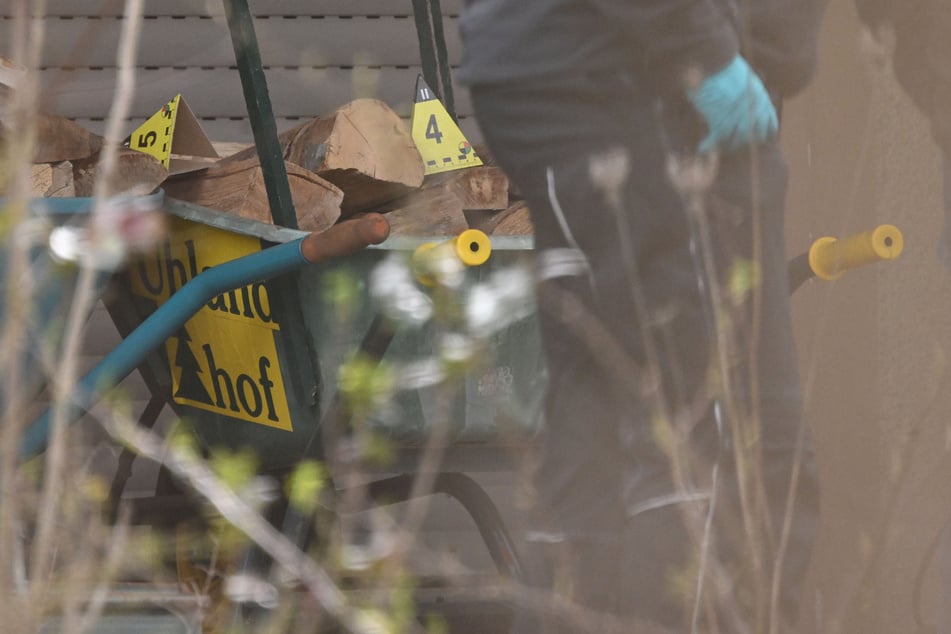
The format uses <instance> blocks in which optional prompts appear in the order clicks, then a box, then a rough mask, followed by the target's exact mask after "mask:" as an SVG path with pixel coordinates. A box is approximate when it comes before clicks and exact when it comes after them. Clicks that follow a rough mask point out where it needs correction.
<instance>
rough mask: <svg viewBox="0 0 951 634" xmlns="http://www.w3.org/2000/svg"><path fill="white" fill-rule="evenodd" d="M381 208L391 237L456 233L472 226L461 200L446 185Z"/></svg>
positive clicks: (425, 190)
mask: <svg viewBox="0 0 951 634" xmlns="http://www.w3.org/2000/svg"><path fill="white" fill-rule="evenodd" d="M378 210H379V211H381V212H382V213H384V215H385V216H386V219H387V220H388V221H389V223H390V235H391V236H454V235H457V234H459V233H460V232H462V231H465V230H466V229H468V228H469V224H468V223H467V222H466V215H465V213H464V212H463V210H462V205H460V203H459V199H458V198H457V197H456V196H455V194H453V193H452V191H451V190H450V189H449V188H447V187H445V186H440V187H430V188H427V189H420V190H417V191H415V192H413V193H412V194H409V195H408V196H404V197H403V198H401V199H399V200H398V201H395V202H393V203H392V204H390V205H387V206H385V207H382V208H379V209H378Z"/></svg>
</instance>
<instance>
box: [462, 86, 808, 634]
mask: <svg viewBox="0 0 951 634" xmlns="http://www.w3.org/2000/svg"><path fill="white" fill-rule="evenodd" d="M571 85H577V84H571ZM473 98H474V101H475V104H476V109H477V112H478V113H479V115H480V122H481V123H482V126H483V131H484V132H485V135H486V138H487V140H488V142H489V144H490V146H491V148H492V150H493V152H494V154H495V156H496V158H497V159H498V161H499V163H500V165H501V166H502V167H503V168H504V169H506V171H507V172H508V173H509V175H510V177H512V178H513V180H514V181H515V182H516V183H517V184H518V186H519V188H520V189H521V190H522V192H523V193H524V195H525V197H526V199H527V200H528V203H529V207H530V208H531V211H532V218H533V222H534V224H535V228H536V247H537V248H538V250H539V253H540V254H545V253H553V254H555V255H556V256H557V254H558V253H560V252H564V251H565V250H569V251H570V250H573V249H576V250H579V251H580V252H581V253H583V254H584V256H585V258H586V261H587V263H588V265H589V267H588V268H586V269H577V268H576V269H572V268H571V267H570V266H568V267H565V266H561V267H553V268H552V270H555V271H558V275H557V276H556V277H555V278H554V279H550V280H548V281H546V282H544V283H543V284H542V285H541V288H540V293H539V318H540V321H541V326H542V329H543V333H544V335H545V351H546V355H547V362H548V366H549V372H550V375H551V387H550V391H549V396H548V401H547V407H546V412H547V419H546V434H545V438H544V443H543V448H542V452H541V454H542V455H541V458H540V466H539V468H538V470H537V474H536V478H535V481H536V492H537V500H536V508H537V510H538V513H537V514H536V516H535V517H534V518H533V520H532V523H531V524H532V525H531V528H532V530H533V532H534V533H535V537H536V538H537V540H538V543H539V544H541V543H542V542H549V545H548V546H546V547H545V549H544V550H547V551H548V552H549V553H552V552H554V553H557V554H556V555H555V556H554V557H549V561H548V562H547V563H549V564H552V565H549V566H545V565H540V566H538V567H537V570H540V571H547V572H544V574H542V575H541V577H540V578H539V579H536V583H538V584H539V585H541V586H543V587H547V588H555V589H558V590H559V591H562V590H563V592H562V594H564V595H565V596H567V597H568V598H571V599H572V600H575V601H577V602H578V603H580V604H582V605H585V606H588V607H590V608H592V609H595V610H607V611H612V612H613V613H614V614H616V615H619V616H630V615H634V616H636V617H638V618H641V619H648V620H652V621H655V622H657V623H662V624H664V625H667V626H669V627H671V628H675V629H681V628H682V627H684V625H685V623H686V622H687V621H689V619H690V614H689V607H690V602H689V597H690V593H691V592H692V585H693V584H691V583H690V582H689V577H690V566H692V565H693V564H694V560H693V558H691V557H690V556H689V553H691V552H692V551H693V550H694V544H692V542H691V541H690V540H689V539H688V537H687V533H686V531H685V529H684V523H683V522H682V521H681V520H682V518H683V517H684V516H683V515H682V512H683V510H684V509H685V508H688V507H689V508H690V509H692V510H694V511H697V512H695V513H694V515H693V517H700V518H702V517H703V513H704V512H705V511H704V509H706V508H708V507H707V503H708V501H709V497H704V493H705V492H706V493H709V479H710V478H709V474H710V467H711V465H712V464H713V463H714V462H716V460H717V458H718V456H719V455H720V444H721V438H720V436H719V435H718V433H717V430H716V425H715V423H714V421H713V418H712V417H711V416H700V415H699V414H702V413H709V411H710V407H709V400H708V395H707V394H706V393H705V392H704V391H703V390H702V389H701V388H702V387H703V386H704V385H706V383H705V380H706V377H707V369H708V361H709V358H710V357H709V352H710V350H711V349H712V343H713V342H712V339H711V338H710V336H709V333H710V332H711V329H710V322H709V319H708V317H707V315H708V314H709V311H708V310H706V308H705V304H704V302H705V299H704V295H703V293H702V292H701V290H700V287H699V284H698V277H697V269H696V267H695V262H694V257H693V255H692V254H691V245H690V237H691V231H690V228H689V223H688V217H687V211H686V207H685V205H684V203H683V200H682V198H681V196H680V195H679V194H678V193H677V192H676V191H675V190H674V189H673V187H672V186H671V185H670V183H669V181H668V179H667V175H666V172H665V168H666V162H667V158H668V157H667V147H666V145H665V138H664V135H663V134H662V130H663V126H662V125H661V122H660V120H659V117H658V115H657V110H656V109H655V107H654V103H655V101H656V100H654V99H652V98H645V96H644V94H643V91H640V90H637V89H636V88H635V87H634V86H633V85H632V84H631V83H630V82H628V83H627V84H625V83H624V82H623V81H618V82H614V83H605V84H603V85H601V86H600V87H594V89H593V90H584V88H583V87H581V88H578V92H577V93H576V94H571V95H566V94H565V92H564V90H563V89H561V88H553V89H550V90H544V89H540V90H527V89H522V90H519V89H506V90H499V91H480V90H476V91H474V92H473ZM777 156H778V155H777ZM730 166H731V164H730V163H725V164H724V167H725V168H727V169H726V170H725V171H724V172H723V174H722V175H721V179H720V181H719V183H720V184H722V185H723V188H722V191H718V197H719V198H721V199H722V200H723V201H725V202H726V203H727V204H726V205H724V206H725V207H727V208H736V209H738V210H739V216H738V220H737V221H738V223H739V226H738V227H737V228H736V232H737V233H738V234H740V235H745V234H742V232H743V231H744V230H745V231H747V232H749V231H750V227H751V224H750V222H749V206H748V204H747V205H744V204H743V191H744V183H746V185H745V190H747V191H748V190H749V184H748V183H749V178H748V176H747V178H746V180H745V181H744V180H743V179H742V178H740V175H741V170H740V168H741V167H742V166H741V165H739V164H737V165H736V172H735V173H736V177H737V184H735V185H731V179H730V178H729V176H730V170H729V168H730ZM747 167H748V166H747ZM779 167H780V168H782V165H781V164H780V165H779ZM769 173H773V172H772V171H771V172H769ZM779 175H780V178H784V168H782V169H780V171H779ZM767 184H768V185H769V187H770V188H771V189H770V194H771V196H772V199H773V200H771V203H770V204H771V205H772V204H773V203H774V202H775V200H776V199H778V200H780V201H781V197H782V195H783V193H784V187H785V183H784V182H776V183H767ZM774 189H775V190H776V191H773V190H774ZM734 190H735V191H734ZM736 192H738V193H736ZM734 194H736V195H734ZM747 198H748V194H747ZM744 208H745V209H746V214H745V216H744V213H743V211H744ZM781 212H782V207H781V205H779V206H778V207H777V208H776V209H775V211H774V212H773V213H774V215H775V216H776V217H777V218H778V222H779V234H778V236H779V237H778V240H779V242H781V240H782V232H781V218H782V214H781ZM716 226H717V229H718V231H719V230H720V229H722V228H723V226H721V223H719V222H718V223H716ZM725 227H726V229H727V230H728V233H729V230H730V229H731V227H730V225H729V224H726V225H725ZM770 227H771V229H770V231H771V232H774V230H775V228H776V226H775V225H770ZM750 235H751V234H750ZM771 240H772V242H775V238H772V239H771ZM746 242H747V246H746V247H745V248H746V249H749V244H750V243H752V239H751V238H750V239H747V241H746ZM772 242H771V244H772ZM716 244H717V245H720V240H719V238H718V239H717V240H716ZM727 244H729V241H727ZM742 248H743V247H742V245H741V250H742ZM718 255H719V259H720V260H721V261H722V260H723V259H724V258H723V254H722V252H719V251H718ZM771 255H772V257H773V259H774V262H773V263H772V264H771V265H770V266H773V267H774V268H775V266H776V263H777V262H784V258H783V256H782V249H781V247H780V249H779V250H778V251H777V252H775V253H773V252H771ZM555 259H557V258H555ZM562 264H564V263H562ZM782 266H784V263H783V264H782ZM775 275H776V273H775V271H774V270H773V269H767V267H766V264H765V263H764V269H763V277H764V279H766V280H767V284H766V286H767V287H769V286H771V285H772V284H773V283H774V282H775V280H774V279H773V278H774V277H775ZM779 278H780V279H781V280H782V285H783V286H782V287H781V288H779V289H778V290H776V289H774V291H775V292H773V293H772V294H770V295H769V297H768V298H767V297H765V296H764V298H763V300H762V303H761V310H760V311H759V312H758V313H757V314H758V315H762V316H763V317H764V319H765V320H766V321H770V325H769V327H768V328H767V327H766V326H765V324H764V327H763V331H766V330H768V329H771V330H770V333H773V332H774V331H775V334H776V336H777V339H776V341H775V342H774V344H775V345H773V344H770V345H767V346H763V345H760V346H758V347H756V348H755V349H756V350H758V351H759V353H758V355H757V359H758V363H757V364H756V365H757V368H758V370H759V369H762V368H764V367H768V368H771V370H770V372H772V373H773V375H774V376H773V378H771V379H767V380H763V381H761V382H760V386H761V387H764V388H765V390H766V391H767V392H769V391H770V390H773V391H774V392H775V395H776V398H775V399H769V398H761V399H760V405H761V407H760V409H761V412H762V413H763V420H764V423H765V426H764V432H763V439H764V444H765V445H767V446H768V448H769V451H772V450H773V447H774V445H775V449H776V450H777V451H778V452H779V454H777V455H780V456H781V458H782V460H783V461H786V462H788V459H789V456H790V455H791V453H792V452H793V450H794V447H795V444H793V445H792V446H790V445H789V444H788V443H787V441H788V440H789V439H790V438H792V439H793V440H795V439H796V437H797V434H796V431H797V430H798V417H799V413H800V412H799V402H798V400H797V399H798V383H797V381H796V379H795V377H796V371H795V355H794V353H793V351H792V347H791V332H788V333H787V332H786V331H787V330H788V326H789V324H788V314H786V311H787V309H788V305H787V303H786V302H788V298H787V297H785V294H786V293H787V292H788V291H787V289H785V272H784V271H783V274H782V275H779ZM775 316H779V317H782V318H785V319H786V321H785V322H783V321H782V319H778V320H774V319H773V318H774V317H775ZM739 325H740V324H739V323H737V326H739ZM747 325H748V324H747ZM786 335H789V336H788V337H787V336H786ZM761 336H770V337H771V336H773V335H772V334H761ZM747 350H749V348H747ZM763 355H765V357H767V361H766V362H763V361H760V360H759V357H760V356H763ZM772 355H777V356H778V357H779V358H780V361H776V362H774V361H773V360H772V358H771V357H772ZM652 369H653V370H656V371H657V374H659V375H660V377H661V380H660V389H659V390H658V389H657V387H658V386H657V384H656V382H655V381H652V377H653V376H654V374H653V373H652V371H651V370H652ZM789 370H791V372H792V374H791V375H790V379H791V383H787V382H786V381H785V379H784V378H783V376H782V375H783V373H785V372H787V371H789ZM740 374H741V375H742V373H740ZM741 386H742V382H741ZM774 388H775V389H774ZM771 393H772V392H771ZM787 397H789V398H787ZM790 398H791V399H792V400H789V399H790ZM747 400H749V399H747ZM767 401H768V403H767ZM774 405H775V407H776V408H777V409H778V410H784V408H791V410H790V411H789V412H786V411H785V410H784V411H780V412H779V414H780V415H776V416H773V415H772V414H768V413H767V411H768V410H769V409H770V408H771V407H773V406H774ZM767 418H769V420H768V421H767ZM793 419H795V420H794V421H793V422H792V423H790V422H789V421H790V420H793ZM671 423H673V424H676V425H678V426H679V427H678V428H679V429H681V430H683V429H685V428H687V427H692V428H693V430H694V433H693V437H694V440H695V441H696V443H695V444H696V451H695V452H693V453H692V454H690V455H691V457H690V460H689V462H690V464H689V465H687V469H686V473H687V474H688V477H687V479H686V480H685V481H683V482H681V483H680V485H679V486H675V484H674V482H673V481H672V478H671V467H670V465H671V463H670V455H671V453H670V451H669V449H665V448H664V446H661V445H659V444H658V442H657V441H658V440H662V441H663V440H664V439H665V429H667V428H666V427H665V425H667V424H671ZM790 425H791V426H792V430H791V431H790V429H789V427H790ZM767 428H768V429H767ZM667 440H669V438H667ZM774 441H775V443H774ZM662 444H664V445H666V443H662ZM784 464H785V463H784ZM723 470H724V472H727V473H728V472H729V469H728V468H727V467H725V468H724V469H723ZM778 471H779V472H785V473H787V474H788V469H785V468H780V469H778ZM780 475H782V473H781V474H780ZM777 479H780V480H781V479H782V478H781V477H778V478H777ZM765 487H766V489H767V490H769V491H770V493H771V494H772V492H773V490H774V489H777V488H782V487H780V486H779V485H775V486H774V485H773V484H770V483H766V485H765ZM724 488H725V489H726V490H729V487H728V486H727V487H724ZM784 492H785V488H783V493H784ZM780 497H782V500H783V501H784V500H785V496H784V495H782V496H780ZM770 499H771V500H772V497H771V498H770ZM724 506H725V508H727V509H729V508H730V506H731V505H729V504H725V505H724ZM698 509H699V510H698ZM806 524H807V528H808V526H811V524H809V522H807V523H806ZM701 528H702V527H701ZM806 533H808V534H806ZM803 537H804V539H803V540H800V541H802V542H803V543H801V544H799V545H804V546H808V544H806V543H805V542H808V541H809V540H810V539H811V531H809V530H806V531H805V532H804V533H803ZM724 541H728V540H724ZM539 550H541V548H540V549H539ZM805 551H808V548H805ZM807 557H808V554H806V556H805V558H807ZM563 570H566V571H567V573H566V574H564V575H561V571H563ZM565 577H566V578H567V579H568V580H569V581H568V582H567V583H563V582H562V581H561V579H562V578H565ZM534 627H535V629H534V630H533V629H532V626H528V627H526V629H524V630H522V631H538V627H537V624H535V626H534ZM565 628H566V629H565V631H575V632H577V631H583V630H582V629H580V628H579V627H578V626H577V624H575V625H568V626H565ZM551 631H555V630H551Z"/></svg>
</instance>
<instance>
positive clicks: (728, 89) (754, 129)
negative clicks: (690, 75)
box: [687, 55, 779, 154]
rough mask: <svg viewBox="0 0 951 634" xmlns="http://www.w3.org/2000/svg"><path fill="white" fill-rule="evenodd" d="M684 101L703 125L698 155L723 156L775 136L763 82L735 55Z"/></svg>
mask: <svg viewBox="0 0 951 634" xmlns="http://www.w3.org/2000/svg"><path fill="white" fill-rule="evenodd" d="M687 98H688V99H690V102H691V103H692V104H693V106H694V108H696V109H697V111H698V112H699V113H700V115H701V116H702V117H703V119H704V121H706V124H707V130H708V134H707V136H706V138H705V139H703V141H701V142H700V147H699V151H700V153H701V154H707V153H709V152H712V151H714V150H715V149H717V148H719V149H721V150H725V151H727V152H730V151H733V150H737V149H740V148H741V147H743V146H745V145H748V144H750V143H761V142H763V141H765V140H766V139H768V138H769V137H770V136H772V135H774V134H776V132H777V130H778V129H779V119H778V117H777V116H776V109H775V108H774V107H773V102H772V101H771V100H770V98H769V93H767V92H766V87H765V86H763V82H762V81H761V80H760V78H759V77H758V76H757V75H756V73H755V72H753V69H752V68H750V65H749V64H748V63H747V62H746V60H745V59H743V58H742V57H741V56H739V55H737V56H736V57H734V58H733V61H731V62H730V63H729V64H727V65H726V66H725V67H724V68H722V69H721V70H719V71H717V72H715V73H714V74H712V75H709V76H708V77H706V78H705V79H704V80H703V81H702V82H701V83H700V85H699V86H697V87H696V88H691V89H690V90H688V91H687Z"/></svg>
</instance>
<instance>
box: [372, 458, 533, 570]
mask: <svg viewBox="0 0 951 634" xmlns="http://www.w3.org/2000/svg"><path fill="white" fill-rule="evenodd" d="M413 480H414V477H413V476H412V475H409V474H403V475H398V476H393V477H391V478H386V479H384V480H377V481H376V482H372V483H370V484H369V485H368V493H369V495H370V497H371V498H372V499H373V500H374V501H376V502H377V503H378V504H394V503H396V502H406V501H408V500H409V499H410V496H411V491H412V489H413ZM434 493H445V494H446V495H449V496H450V497H452V498H454V499H455V500H456V501H457V502H459V504H461V505H462V507H463V508H464V509H465V510H466V512H468V513H469V516H470V517H471V518H472V520H473V521H474V522H475V525H476V528H477V529H478V530H479V535H481V536H482V541H483V542H484V543H485V546H486V548H487V549H488V551H489V555H490V556H491V557H492V561H493V562H494V563H495V566H496V568H497V569H498V571H499V572H500V573H501V574H503V575H505V576H506V577H510V578H512V579H516V580H519V579H522V578H523V567H522V563H521V560H520V559H519V557H518V553H517V551H516V550H515V544H514V542H513V541H512V538H511V536H510V535H509V532H508V529H506V528H505V522H503V521H502V516H501V514H500V513H499V510H498V508H497V507H496V506H495V503H494V502H492V498H490V497H489V495H488V494H487V493H486V492H485V491H484V490H483V489H482V487H481V486H479V484H478V483H477V482H476V481H475V480H473V479H472V478H471V477H469V476H468V475H466V474H464V473H439V474H437V475H436V478H435V480H434V482H433V489H432V491H430V492H428V493H427V495H432V494H434Z"/></svg>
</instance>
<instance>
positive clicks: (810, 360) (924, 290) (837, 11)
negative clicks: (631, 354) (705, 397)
mask: <svg viewBox="0 0 951 634" xmlns="http://www.w3.org/2000/svg"><path fill="white" fill-rule="evenodd" d="M858 41H859V35H858V26H857V20H856V18H855V16H854V11H853V9H852V3H851V0H831V6H830V9H829V14H828V17H827V20H826V27H825V33H824V37H823V45H822V46H823V47H822V61H821V69H820V73H819V76H818V77H817V80H816V81H815V83H814V84H813V86H812V87H811V89H810V90H809V91H808V92H807V93H806V94H804V95H802V96H801V97H799V98H797V99H796V100H794V101H792V102H790V103H789V104H788V107H787V111H786V113H785V116H786V119H785V122H784V126H785V131H784V144H785V146H786V149H787V154H788V157H789V159H790V165H791V170H792V172H791V174H792V182H791V192H790V205H789V210H790V211H789V220H788V223H787V230H788V235H787V241H788V244H789V249H790V251H791V252H792V253H795V252H798V251H801V250H804V249H805V248H807V247H808V244H809V242H810V241H811V239H813V238H815V237H818V236H820V235H827V234H831V235H843V234H847V233H849V232H853V231H858V230H861V229H864V228H867V227H871V226H874V225H876V224H878V223H882V222H890V223H894V224H897V225H898V226H899V227H900V228H901V229H902V231H903V232H904V235H905V252H904V254H903V255H902V257H901V258H900V259H899V260H898V261H897V262H895V263H893V264H890V265H876V266H872V267H869V268H868V269H867V270H863V271H858V272H855V273H854V274H852V275H850V276H847V277H845V278H844V279H842V280H840V281H837V282H834V283H820V282H812V283H810V284H809V285H807V286H806V287H804V288H803V289H801V290H800V291H799V292H798V293H797V294H796V296H795V297H794V298H793V302H794V313H795V320H796V327H797V336H798V338H799V344H800V351H801V358H802V368H803V375H804V379H805V382H806V406H807V411H808V415H809V417H810V421H811V423H812V425H813V429H814V431H815V437H816V442H817V448H818V453H819V460H820V474H821V478H822V488H823V492H824V498H823V503H824V520H823V525H822V531H821V535H820V540H819V544H818V549H817V558H816V565H815V574H814V583H815V586H816V589H817V591H818V592H817V605H819V606H820V607H821V613H822V615H821V621H822V623H823V627H822V628H821V631H824V632H835V631H842V632H863V633H877V632H882V633H888V634H895V633H904V632H913V631H916V627H915V614H916V612H917V613H918V614H919V616H920V618H921V619H922V620H923V622H924V623H925V624H927V623H933V622H934V620H935V612H936V607H935V606H936V602H935V592H936V587H935V580H936V569H935V565H934V555H933V554H932V553H930V552H929V549H930V547H931V546H932V545H933V542H934V540H935V536H936V535H937V532H938V530H939V529H940V527H941V525H942V524H943V522H944V521H945V520H946V519H947V518H948V516H949V515H951V486H949V485H951V464H949V461H948V460H947V444H948V434H949V432H948V429H949V426H948V423H949V420H948V414H949V412H951V389H949V387H951V380H949V370H948V363H949V359H948V358H947V352H946V351H948V350H949V349H951V270H945V269H944V268H943V267H942V266H941V265H940V264H939V262H938V259H937V256H936V250H935V249H936V243H937V239H938V235H939V234H940V231H941V229H942V226H943V217H942V211H941V200H940V196H941V183H940V171H939V169H940V168H939V163H938V154H937V150H936V149H935V148H934V146H933V144H932V143H931V141H930V139H929V137H928V131H927V126H926V125H925V123H924V122H923V121H922V119H921V117H920V116H919V115H918V114H917V112H916V111H915V110H914V109H913V108H912V107H911V105H910V103H909V102H908V100H907V99H906V98H905V97H904V95H902V94H901V92H900V90H899V88H898V87H897V85H896V84H895V82H894V80H893V79H892V78H891V77H890V76H889V75H887V74H883V73H881V72H878V73H876V72H872V71H871V69H870V68H869V65H868V63H867V62H866V60H865V58H864V57H863V55H862V54H861V53H860V52H859V46H858ZM918 577H922V578H923V582H924V583H923V586H922V587H921V589H920V593H919V594H920V599H919V600H917V601H916V599H915V594H916V590H915V588H916V582H917V579H918ZM862 588H865V591H864V592H863V591H862ZM945 601H947V599H945ZM856 606H858V608H857V609H856Z"/></svg>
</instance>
